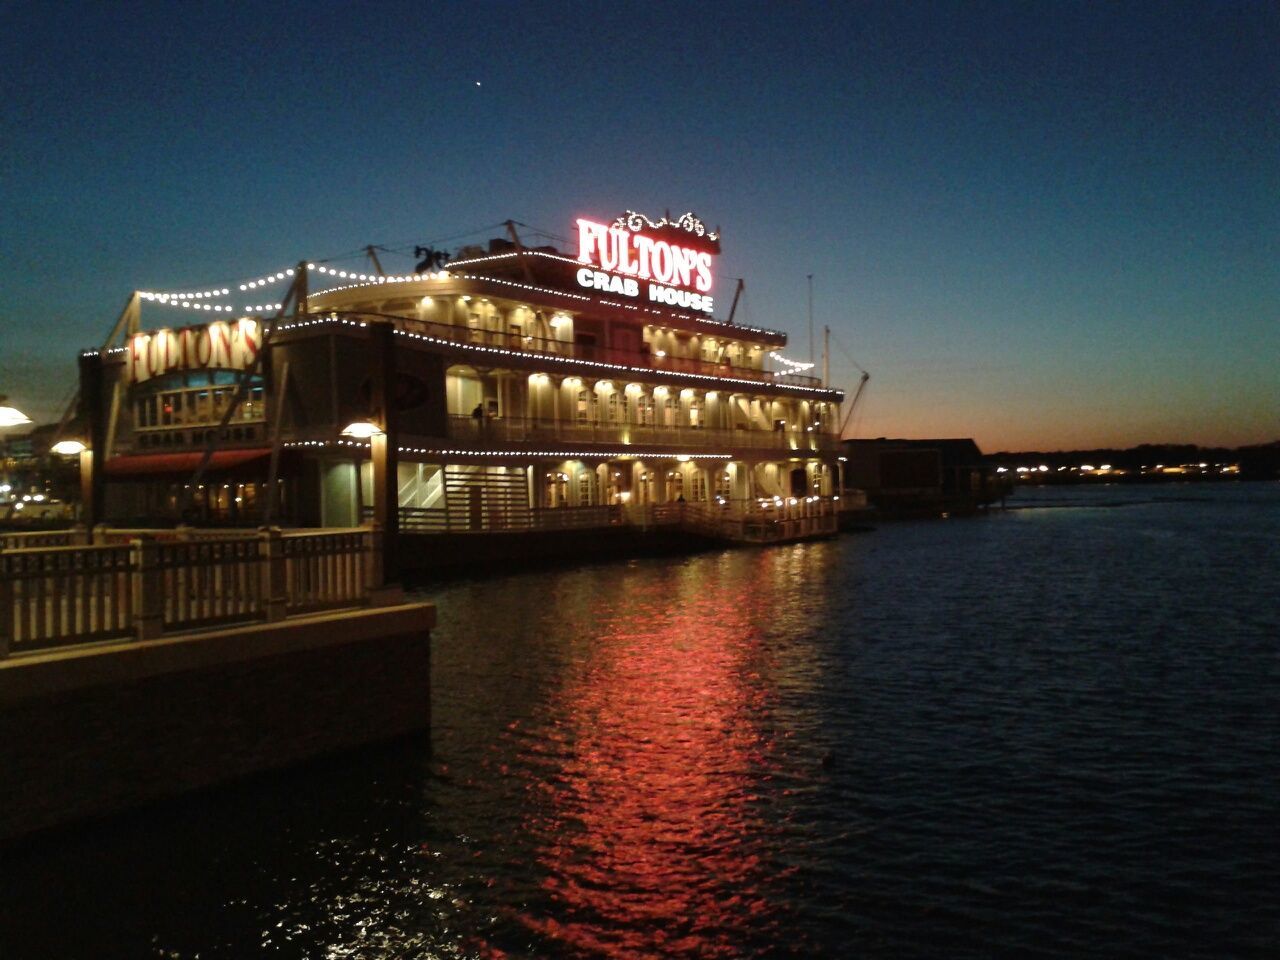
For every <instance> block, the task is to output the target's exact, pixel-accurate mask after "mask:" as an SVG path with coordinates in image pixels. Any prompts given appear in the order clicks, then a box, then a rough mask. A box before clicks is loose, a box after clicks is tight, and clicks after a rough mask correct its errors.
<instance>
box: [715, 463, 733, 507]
mask: <svg viewBox="0 0 1280 960" xmlns="http://www.w3.org/2000/svg"><path fill="white" fill-rule="evenodd" d="M732 495H733V479H732V477H730V476H729V473H728V471H724V470H722V471H720V472H719V473H717V474H716V496H717V497H723V498H724V499H725V500H728V499H730V497H732Z"/></svg>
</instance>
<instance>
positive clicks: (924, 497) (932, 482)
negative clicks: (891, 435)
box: [844, 437, 1010, 514]
mask: <svg viewBox="0 0 1280 960" xmlns="http://www.w3.org/2000/svg"><path fill="white" fill-rule="evenodd" d="M844 450H845V456H846V457H847V458H848V459H847V462H846V464H845V470H844V478H845V484H846V486H847V487H849V488H854V489H862V490H864V491H866V495H867V502H868V503H869V504H870V505H871V506H873V507H875V508H877V509H879V510H881V511H884V512H887V513H926V514H927V513H964V512H967V511H972V510H976V509H978V508H979V507H983V506H986V505H987V504H989V503H992V502H993V501H995V500H999V499H1000V498H1001V497H1003V496H1005V495H1006V494H1007V493H1008V492H1009V486H1010V485H1009V483H1008V482H1007V481H1006V480H1005V479H1004V476H1003V475H1001V474H997V472H996V465H995V464H994V463H991V462H990V461H988V460H987V459H986V458H985V457H984V456H983V454H982V451H981V450H979V449H978V445H977V444H976V443H974V442H973V440H971V439H968V438H963V439H934V440H902V439H887V438H884V437H881V438H879V439H875V440H845V441H844Z"/></svg>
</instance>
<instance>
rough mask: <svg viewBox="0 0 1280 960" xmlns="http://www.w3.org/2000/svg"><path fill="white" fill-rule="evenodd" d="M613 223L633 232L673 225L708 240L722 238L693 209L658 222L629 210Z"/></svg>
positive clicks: (672, 226)
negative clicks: (710, 229) (708, 227)
mask: <svg viewBox="0 0 1280 960" xmlns="http://www.w3.org/2000/svg"><path fill="white" fill-rule="evenodd" d="M613 225H614V226H615V227H621V228H622V229H624V230H630V231H631V232H632V233H636V232H638V231H640V230H644V229H645V228H646V227H647V228H648V229H650V230H661V229H662V228H663V227H671V228H675V229H677V230H684V231H685V232H686V233H692V234H693V235H694V236H698V237H706V238H707V239H708V240H719V239H720V235H719V234H716V233H711V232H710V231H708V230H707V227H706V224H704V223H703V222H702V221H701V220H699V219H698V218H697V217H696V216H695V215H694V213H693V211H692V210H690V211H688V212H686V213H682V214H680V216H678V217H676V219H674V220H672V219H671V218H670V217H663V218H662V219H661V220H659V221H657V222H656V223H655V222H654V221H653V220H650V219H649V218H648V217H646V216H645V215H644V214H643V213H638V212H636V211H635V210H628V211H627V212H626V213H624V214H623V215H622V216H620V217H619V218H618V219H617V220H615V221H613Z"/></svg>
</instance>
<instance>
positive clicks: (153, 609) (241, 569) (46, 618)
mask: <svg viewBox="0 0 1280 960" xmlns="http://www.w3.org/2000/svg"><path fill="white" fill-rule="evenodd" d="M97 532H98V531H95V533H97ZM176 533H178V531H146V532H145V533H142V532H140V531H111V530H108V531H106V532H105V536H104V538H103V539H104V541H105V542H104V543H101V544H99V545H96V546H86V545H74V546H35V547H22V548H18V549H6V550H4V551H0V658H3V657H6V656H8V655H10V654H11V653H22V652H27V651H33V650H40V649H45V648H49V647H55V646H64V645H68V644H77V643H84V642H88V641H94V640H109V639H118V638H123V637H131V636H132V637H136V638H137V639H140V640H145V639H150V638H153V637H157V636H160V635H161V634H163V633H165V632H168V631H180V630H185V629H191V628H194V627H200V626H208V625H212V624H220V623H235V622H244V621H255V620H265V621H277V620H281V619H283V618H284V617H286V616H289V615H293V614H303V613H310V612H315V611H319V610H326V609H333V608H337V607H351V606H359V605H363V604H364V603H366V602H367V601H368V598H369V594H370V592H371V591H373V590H375V589H376V588H378V587H380V586H381V585H382V567H381V562H382V561H381V550H382V546H381V536H382V535H381V531H379V530H377V529H376V528H371V527H362V528H357V529H354V530H353V529H345V530H318V531H313V530H299V531H288V532H282V531H281V530H279V529H277V528H272V529H269V530H261V531H254V532H252V533H250V534H247V535H245V534H241V535H232V536H228V535H227V533H226V531H202V532H201V534H199V535H194V536H193V535H192V532H191V531H182V534H183V537H182V538H179V537H178V536H174V535H171V534H176ZM204 533H209V534H215V533H216V534H218V536H209V537H206V536H203V535H202V534H204ZM123 536H128V537H129V540H128V542H125V543H119V542H112V541H113V540H115V539H117V538H118V537H123ZM144 537H145V539H144Z"/></svg>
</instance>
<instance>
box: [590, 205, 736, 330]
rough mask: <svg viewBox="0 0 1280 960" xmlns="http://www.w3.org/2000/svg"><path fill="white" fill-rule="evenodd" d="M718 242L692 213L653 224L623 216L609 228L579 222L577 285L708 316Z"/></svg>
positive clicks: (632, 214)
mask: <svg viewBox="0 0 1280 960" xmlns="http://www.w3.org/2000/svg"><path fill="white" fill-rule="evenodd" d="M719 252H720V238H719V237H718V236H717V235H716V234H714V233H709V232H708V231H707V229H706V228H705V227H704V226H703V224H702V221H701V220H699V219H698V218H697V217H695V216H694V215H693V214H692V213H686V214H685V215H684V216H682V217H679V218H677V219H676V220H668V219H667V218H665V217H664V218H663V219H662V220H660V221H659V222H657V223H654V222H653V221H652V220H650V219H649V218H648V217H646V216H644V215H643V214H640V213H635V212H634V211H631V210H628V211H627V213H626V215H625V216H622V217H619V218H618V219H617V220H616V221H615V222H614V223H613V224H612V225H609V226H606V225H605V224H603V223H596V222H595V221H594V220H579V221H578V261H579V262H580V263H584V264H587V266H584V267H582V268H581V269H579V270H578V273H577V279H578V285H579V286H582V287H586V288H587V289H589V290H600V291H602V292H604V293H612V294H617V295H619V296H623V297H636V298H639V297H640V296H641V283H643V284H644V298H645V299H646V300H648V301H649V302H651V303H659V304H667V305H668V306H673V307H683V308H684V309H686V310H693V311H696V312H699V313H710V312H711V311H712V309H713V308H714V306H715V300H714V298H713V297H712V296H711V258H712V256H713V255H714V254H717V253H719Z"/></svg>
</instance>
